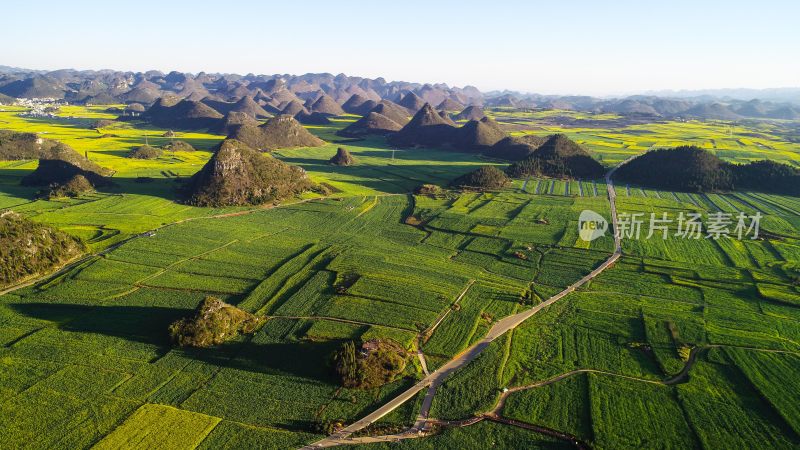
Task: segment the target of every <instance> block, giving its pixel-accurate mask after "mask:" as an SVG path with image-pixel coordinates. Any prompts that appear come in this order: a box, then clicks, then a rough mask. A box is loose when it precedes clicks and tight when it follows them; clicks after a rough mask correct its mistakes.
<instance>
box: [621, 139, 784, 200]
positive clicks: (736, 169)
mask: <svg viewBox="0 0 800 450" xmlns="http://www.w3.org/2000/svg"><path fill="white" fill-rule="evenodd" d="M616 176H617V177H618V178H619V179H620V180H622V181H626V182H629V183H634V184H638V185H641V186H648V187H654V188H658V189H670V190H676V191H692V192H714V191H729V190H733V189H750V190H755V191H761V192H771V193H776V194H786V195H800V169H798V168H796V167H792V166H790V165H787V164H782V163H779V162H775V161H768V160H761V161H753V162H750V163H748V164H731V163H727V162H725V161H722V160H721V159H720V158H719V157H717V156H716V155H714V154H713V153H711V152H709V151H708V150H704V149H701V148H698V147H694V146H683V147H676V148H674V149H658V150H652V151H649V152H647V153H645V154H643V155H641V156H639V157H637V158H635V159H633V160H631V161H630V162H628V163H626V164H624V165H622V166H621V167H620V168H619V169H618V170H617V172H616Z"/></svg>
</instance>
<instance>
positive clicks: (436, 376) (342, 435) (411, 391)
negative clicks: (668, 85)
mask: <svg viewBox="0 0 800 450" xmlns="http://www.w3.org/2000/svg"><path fill="white" fill-rule="evenodd" d="M631 159H633V157H631V158H629V159H627V160H625V161H623V162H622V163H621V164H619V165H618V166H616V167H614V168H613V169H611V170H610V171H609V172H608V173H607V174H606V185H607V190H608V200H609V203H610V205H611V222H612V227H613V233H614V253H612V254H611V256H610V257H609V258H608V259H606V260H605V261H604V262H603V263H602V264H600V265H599V266H598V267H597V268H596V269H594V270H592V271H591V272H590V273H589V274H588V275H586V276H585V277H583V278H581V279H580V280H578V281H576V282H575V283H572V284H571V285H569V286H567V287H566V288H565V289H564V290H563V291H561V292H559V293H558V294H556V295H554V296H552V297H550V298H549V299H547V300H546V301H544V302H542V303H539V304H538V305H536V306H534V307H533V308H531V309H529V310H526V311H523V312H521V313H517V314H514V315H511V316H508V317H504V318H503V319H500V320H499V321H497V322H496V323H495V324H494V326H492V328H491V329H490V330H489V333H487V334H486V336H485V337H484V338H483V339H481V340H480V341H478V342H476V343H475V344H473V345H472V346H470V347H469V348H467V349H466V350H465V351H463V352H462V353H460V354H459V355H456V356H455V357H454V358H453V359H451V360H450V361H448V362H447V363H446V364H445V365H443V366H442V367H440V368H439V369H437V370H436V371H434V372H432V373H431V374H430V375H428V376H426V377H425V378H423V379H422V380H420V381H419V382H417V383H416V384H414V385H413V386H411V387H410V388H408V389H407V390H405V391H404V392H402V393H401V394H400V395H398V396H397V397H395V398H393V399H391V400H389V401H388V402H387V403H385V404H384V405H383V406H381V407H380V408H378V409H376V410H375V411H373V412H372V413H370V414H368V415H366V416H364V417H362V418H361V419H359V420H357V421H355V422H353V423H351V424H350V425H348V426H347V427H345V428H342V429H341V430H339V431H337V432H336V433H333V434H331V435H330V436H328V437H326V438H324V439H322V440H319V441H317V442H314V443H312V444H309V445H307V446H305V447H302V449H301V450H311V449H315V448H325V447H333V446H337V445H341V444H344V443H347V442H346V439H347V437H348V436H350V435H351V434H353V433H355V432H356V431H360V430H363V429H364V428H366V427H368V426H369V425H371V424H373V423H375V422H376V421H378V420H379V419H380V418H381V417H383V416H385V415H386V414H389V413H390V412H392V411H394V410H395V409H396V408H398V407H399V406H400V405H402V404H403V403H405V402H407V401H408V400H410V399H412V398H413V397H414V396H415V395H417V393H419V392H420V391H422V390H423V389H425V388H426V387H429V386H431V385H433V386H436V387H438V386H439V385H441V384H442V383H443V382H444V380H445V379H446V378H447V377H448V376H450V375H451V374H452V373H453V372H455V371H457V370H458V369H461V368H462V367H464V366H466V365H467V364H469V363H470V362H472V360H474V359H475V358H477V357H478V355H480V354H481V353H482V352H483V351H484V350H485V349H486V347H488V346H489V344H490V343H492V341H494V340H495V339H497V338H499V337H500V336H502V335H504V334H505V333H507V332H509V331H511V330H513V329H514V328H516V327H517V326H519V325H520V324H521V323H523V322H525V321H526V320H528V319H529V318H531V317H532V316H534V315H536V314H537V313H538V312H540V311H541V310H543V309H545V308H547V307H548V306H550V305H552V304H553V303H555V302H557V301H559V300H561V299H562V298H564V297H565V296H567V295H569V294H571V293H572V292H574V291H575V290H576V289H578V288H579V287H581V286H583V285H584V284H586V283H588V282H589V281H591V280H592V279H593V278H595V277H596V276H598V275H600V274H601V273H602V272H603V271H604V270H606V269H608V268H609V267H611V266H612V265H613V264H614V263H615V262H617V260H618V259H619V258H620V256H622V242H621V239H620V236H619V233H618V229H619V228H618V227H617V205H616V199H617V193H616V191H615V190H614V184H613V182H612V180H611V178H612V176H613V175H614V172H616V170H617V169H618V168H619V167H620V166H622V165H623V164H625V163H627V162H628V161H630V160H631ZM430 397H432V396H430ZM426 400H427V402H426V403H427V405H424V407H423V411H422V412H421V414H420V415H421V416H425V417H426V418H427V410H426V408H425V406H427V408H430V403H431V401H432V398H430V399H429V398H426ZM415 426H416V425H415Z"/></svg>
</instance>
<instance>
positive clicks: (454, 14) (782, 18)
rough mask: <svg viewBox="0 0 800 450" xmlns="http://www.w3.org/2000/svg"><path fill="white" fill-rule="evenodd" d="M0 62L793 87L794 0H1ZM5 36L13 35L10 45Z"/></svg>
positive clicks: (478, 81)
mask: <svg viewBox="0 0 800 450" xmlns="http://www.w3.org/2000/svg"><path fill="white" fill-rule="evenodd" d="M4 16H5V17H6V20H4V21H3V26H2V27H0V38H2V42H3V43H4V45H2V46H0V64H2V65H11V66H20V67H28V68H35V69H57V68H78V69H100V68H110V69H119V70H137V71H138V70H147V69H159V70H163V71H169V70H180V71H188V72H198V71H207V72H235V73H249V72H252V73H265V74H273V73H293V74H301V73H306V72H331V73H340V72H344V73H346V74H349V75H361V76H367V77H377V76H383V77H384V78H386V79H388V80H406V81H417V82H445V83H448V84H450V85H457V86H463V85H466V84H471V85H474V86H477V87H479V88H480V89H482V90H490V89H505V88H507V89H514V90H520V91H526V92H540V93H558V94H592V95H610V94H622V93H633V92H641V91H646V90H651V89H652V90H658V89H704V88H739V87H750V88H768V87H787V86H800V79H799V78H800V26H798V20H799V18H800V2H797V1H760V2H744V1H716V0H707V1H699V0H695V1H683V0H672V1H669V2H664V1H660V2H655V1H646V0H640V1H629V0H620V1H614V2H609V1H606V2H601V1H577V0H576V1H559V2H554V1H547V2H540V1H500V0H483V1H469V0H462V1H434V0H428V1H416V0H412V1H402V2H401V1H378V0H373V1H363V2H356V1H347V0H340V1H315V0H306V1H292V0H288V1H281V2H268V1H244V0H239V1H231V0H228V1H225V0H214V1H197V0H196V1H192V2H188V1H168V0H162V1H150V0H135V1H123V2H110V1H69V2H52V5H51V4H46V3H45V2H31V1H17V0H12V1H9V2H4ZM10 44H11V45H10Z"/></svg>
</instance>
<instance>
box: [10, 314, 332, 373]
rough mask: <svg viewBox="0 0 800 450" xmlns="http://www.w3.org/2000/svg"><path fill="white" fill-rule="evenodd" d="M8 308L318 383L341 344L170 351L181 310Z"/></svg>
mask: <svg viewBox="0 0 800 450" xmlns="http://www.w3.org/2000/svg"><path fill="white" fill-rule="evenodd" d="M9 306H11V308H12V309H13V310H14V311H15V312H18V313H20V314H22V315H25V316H27V317H31V318H34V319H39V320H46V321H51V322H55V323H56V324H57V325H55V327H57V328H58V329H59V330H62V331H65V332H71V333H82V334H99V335H103V336H110V337H115V338H120V339H125V340H128V341H131V342H139V343H144V344H150V345H155V346H157V347H159V350H161V351H160V352H159V353H162V354H166V353H167V352H169V351H178V352H181V354H183V355H184V356H187V357H190V358H192V359H195V360H198V361H202V362H204V363H207V364H210V365H215V366H219V367H228V368H232V369H238V370H245V371H250V372H257V373H282V374H288V375H293V376H298V377H303V378H309V379H313V380H317V381H322V382H332V381H333V380H332V376H331V374H330V370H329V368H328V366H327V361H328V358H329V357H330V355H331V353H333V351H334V350H335V349H336V348H338V347H339V346H340V345H341V341H325V342H307V341H293V342H268V343H262V342H258V341H259V337H260V336H259V332H256V334H255V335H254V337H253V339H252V340H251V338H250V337H246V338H241V337H240V338H239V339H238V340H236V341H231V342H227V343H225V344H223V345H220V346H217V347H212V348H202V349H201V348H176V347H174V346H172V344H171V343H170V340H169V335H168V328H169V325H170V324H171V323H172V322H174V321H176V320H178V319H180V318H182V317H185V316H186V315H188V314H191V311H190V310H187V309H181V308H164V307H148V306H88V305H68V304H53V303H13V304H10V305H9ZM273 320H276V319H273ZM277 320H279V319H277ZM54 351H57V349H54Z"/></svg>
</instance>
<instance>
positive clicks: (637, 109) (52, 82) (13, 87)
mask: <svg viewBox="0 0 800 450" xmlns="http://www.w3.org/2000/svg"><path fill="white" fill-rule="evenodd" d="M8 97H13V98H46V97H47V98H49V97H52V98H57V99H64V100H67V101H69V102H73V103H90V104H109V103H141V104H144V105H147V106H149V105H152V104H153V103H155V102H156V100H158V99H159V98H165V97H177V98H178V99H179V100H180V99H184V100H189V101H193V102H201V101H202V103H204V104H206V105H209V106H211V107H212V108H213V109H214V110H216V111H217V112H219V113H221V114H222V115H224V114H226V113H227V112H228V111H229V110H231V109H233V108H236V109H239V110H242V111H243V112H248V113H249V114H250V115H255V116H260V117H264V113H269V114H276V113H279V112H283V113H284V114H290V115H295V114H297V113H298V112H300V111H302V110H303V109H305V110H306V111H305V112H306V113H311V112H319V113H322V114H329V115H339V114H342V113H343V112H348V113H354V114H358V115H366V114H367V113H368V112H369V111H370V110H371V109H372V108H374V106H375V105H377V104H378V103H380V102H382V101H390V102H394V103H397V104H399V106H401V107H402V108H405V109H406V110H407V111H408V116H412V115H414V113H416V112H417V111H418V110H419V109H420V108H421V107H422V105H424V104H425V103H429V104H430V105H432V106H435V109H437V110H445V111H448V112H452V113H456V112H458V111H460V110H462V109H463V108H468V107H470V106H474V107H476V108H478V107H482V108H516V109H526V108H536V109H563V110H576V111H586V112H595V113H614V114H621V115H634V116H646V117H654V118H669V119H673V118H698V119H710V120H741V119H747V118H759V119H761V118H766V119H788V120H797V119H800V88H775V89H712V90H702V91H658V92H652V93H646V94H644V95H631V96H627V97H621V98H597V97H590V96H581V95H540V94H530V93H527V94H526V93H519V92H514V91H491V92H481V91H480V90H478V89H477V88H475V87H474V86H464V87H451V86H448V85H447V84H443V83H424V84H423V83H412V82H405V81H386V80H385V79H384V78H381V77H378V78H364V77H358V76H348V75H345V74H338V75H333V74H330V73H307V74H304V75H290V74H272V75H254V74H247V75H238V74H210V73H205V72H200V73H197V74H191V73H181V72H177V71H173V72H170V73H167V74H165V73H163V72H160V71H156V70H150V71H146V72H122V71H112V70H98V71H95V70H85V71H79V70H73V69H63V70H55V71H49V72H46V71H36V70H27V69H20V68H14V67H8V66H0V102H8ZM237 102H240V103H238V104H236V103H237ZM752 102H757V103H759V104H758V105H757V106H756V107H753V106H752V105H748V104H749V103H752ZM234 104H236V105H235V106H234ZM462 107H463V108H462ZM287 108H289V109H288V110H287ZM236 109H233V110H236ZM478 111H479V110H476V111H475V113H476V114H475V116H471V117H469V118H473V119H478V118H479V117H477V115H478V114H479V113H478ZM375 112H378V113H380V114H383V113H382V112H381V111H375ZM384 115H386V114H384ZM387 117H389V118H390V119H392V120H393V121H395V122H397V117H391V116H389V115H387ZM398 123H399V122H398Z"/></svg>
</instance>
